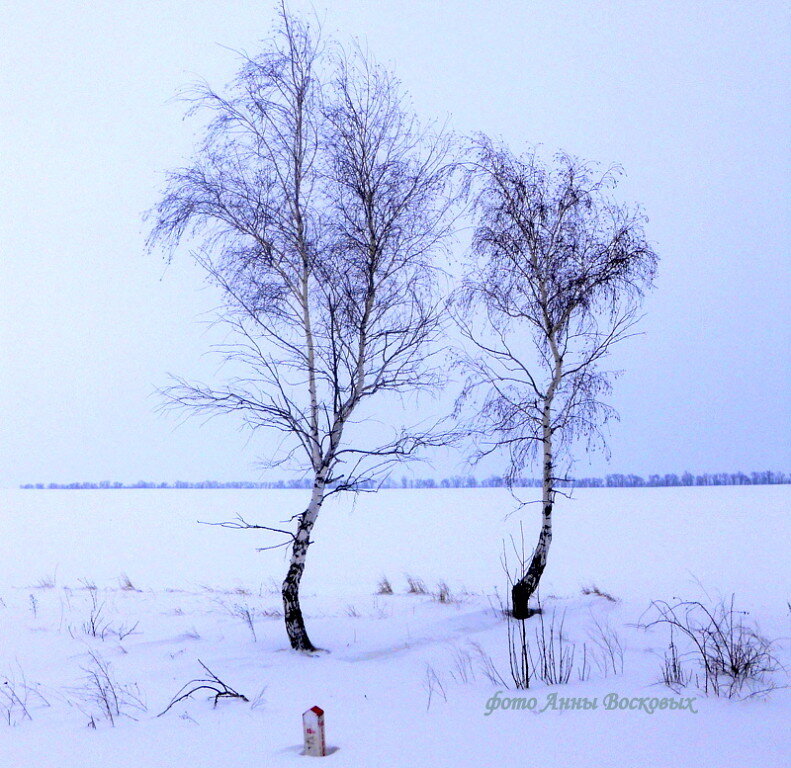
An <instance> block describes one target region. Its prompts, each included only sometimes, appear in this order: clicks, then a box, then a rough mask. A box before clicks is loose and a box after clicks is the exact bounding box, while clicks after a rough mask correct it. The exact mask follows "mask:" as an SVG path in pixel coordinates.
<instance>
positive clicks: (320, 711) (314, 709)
mask: <svg viewBox="0 0 791 768" xmlns="http://www.w3.org/2000/svg"><path fill="white" fill-rule="evenodd" d="M308 712H314V713H315V714H317V715H319V716H321V715H323V714H324V710H323V709H322V708H321V707H311V708H310V709H309V710H308ZM308 712H306V713H305V714H307V713H308Z"/></svg>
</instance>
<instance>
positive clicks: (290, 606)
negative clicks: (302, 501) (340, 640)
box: [283, 479, 324, 652]
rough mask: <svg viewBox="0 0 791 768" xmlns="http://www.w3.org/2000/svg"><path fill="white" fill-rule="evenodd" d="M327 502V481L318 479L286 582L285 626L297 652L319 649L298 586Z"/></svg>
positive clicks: (298, 530)
mask: <svg viewBox="0 0 791 768" xmlns="http://www.w3.org/2000/svg"><path fill="white" fill-rule="evenodd" d="M323 501H324V480H323V479H317V480H316V483H315V484H314V486H313V493H312V495H311V498H310V504H309V505H308V508H307V509H306V510H305V511H304V512H303V513H302V516H301V517H300V520H299V526H298V527H297V533H296V536H295V537H294V544H293V546H292V548H291V561H290V563H289V566H288V573H287V574H286V578H285V579H284V580H283V614H284V617H285V623H286V633H287V634H288V640H289V642H290V643H291V647H292V648H293V649H294V650H295V651H308V652H310V651H315V650H316V647H315V646H314V645H313V643H312V642H311V641H310V638H309V637H308V632H307V630H306V629H305V619H304V617H303V615H302V607H301V606H300V602H299V585H300V582H301V581H302V574H303V572H304V571H305V558H306V556H307V554H308V547H309V546H310V534H311V531H312V530H313V526H314V525H315V524H316V518H318V516H319V510H320V509H321V504H322V502H323Z"/></svg>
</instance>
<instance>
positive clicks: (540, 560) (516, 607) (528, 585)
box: [511, 403, 555, 619]
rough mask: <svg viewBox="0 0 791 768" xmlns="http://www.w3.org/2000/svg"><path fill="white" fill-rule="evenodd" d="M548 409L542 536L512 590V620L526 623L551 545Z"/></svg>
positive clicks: (546, 412) (552, 496) (544, 422)
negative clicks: (529, 603) (520, 620)
mask: <svg viewBox="0 0 791 768" xmlns="http://www.w3.org/2000/svg"><path fill="white" fill-rule="evenodd" d="M550 418H551V409H550V404H549V403H547V404H546V405H545V407H544V413H543V419H542V425H541V427H542V434H541V443H542V450H543V453H542V457H543V462H542V467H543V473H542V482H541V533H540V534H539V535H538V543H537V544H536V548H535V549H534V550H533V555H532V557H531V558H530V565H529V566H528V568H527V571H526V573H525V575H524V576H522V578H521V579H519V581H517V582H516V583H515V584H514V585H513V587H512V588H511V607H512V613H513V617H514V618H515V619H527V618H529V617H530V616H532V614H533V613H534V611H532V610H531V609H530V607H529V606H528V602H529V600H530V598H531V597H532V596H533V593H534V592H535V591H536V589H537V588H538V584H539V582H540V581H541V576H542V575H543V574H544V569H545V568H546V565H547V554H548V553H549V545H550V544H551V543H552V507H553V505H554V502H555V490H554V478H553V472H554V467H553V457H552V428H551V426H550Z"/></svg>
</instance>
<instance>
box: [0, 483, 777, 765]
mask: <svg viewBox="0 0 791 768" xmlns="http://www.w3.org/2000/svg"><path fill="white" fill-rule="evenodd" d="M305 500H306V494H305V493H304V492H300V491H252V490H240V491H229V490H211V491H209V490H200V491H174V490H163V491H155V490H137V491H135V490H122V491H15V490H14V491H0V540H2V542H3V557H2V560H0V600H2V602H0V682H3V681H6V682H5V683H4V686H3V687H4V689H5V691H6V694H8V693H9V692H11V691H15V692H16V694H17V695H18V696H19V697H20V699H21V700H22V701H26V707H27V712H28V713H29V717H28V716H26V715H25V713H24V711H23V710H22V708H21V706H20V705H19V704H14V705H11V706H8V702H9V698H8V695H6V696H5V698H3V697H2V696H1V695H0V715H2V717H3V718H4V720H0V766H2V768H6V766H8V767H9V768H10V767H13V768H17V767H20V768H21V767H23V766H24V767H25V768H27V767H28V766H29V767H30V768H50V767H52V768H55V767H57V768H77V767H79V768H91V767H92V766H103V767H106V768H149V767H150V768H159V766H163V767H165V766H167V767H170V766H174V767H175V766H185V767H186V766H189V767H190V768H193V767H194V768H201V767H202V766H207V767H208V766H212V768H215V767H216V766H218V765H222V766H229V767H231V768H235V767H236V766H239V767H240V768H241V767H243V766H244V767H248V766H249V767H250V768H253V767H256V768H257V767H258V766H267V767H268V766H273V767H277V766H295V765H305V764H309V763H310V761H312V760H317V759H319V758H309V757H304V756H302V755H301V754H300V752H301V749H302V733H301V714H302V712H303V711H304V710H306V709H307V708H308V707H310V706H313V705H314V704H317V705H319V706H321V707H322V708H324V709H325V711H326V723H327V742H328V745H329V746H330V747H331V748H332V749H333V750H334V751H332V753H331V754H330V755H328V756H327V757H326V758H321V759H322V760H323V761H324V762H325V763H326V764H327V765H334V766H339V767H341V768H356V767H357V766H361V767H362V766H364V767H366V768H368V767H371V768H378V767H379V766H382V767H383V768H384V767H385V766H388V767H389V766H397V767H399V768H401V767H403V768H422V767H423V766H426V767H428V766H463V767H465V768H466V767H467V766H469V767H472V768H479V767H480V768H488V767H489V766H502V765H513V766H532V765H536V766H542V768H550V767H551V766H598V767H604V766H619V767H623V766H651V767H654V766H655V767H656V768H660V767H661V766H673V768H680V767H683V766H693V765H694V766H709V765H710V766H717V767H718V768H719V767H721V766H729V765H733V766H736V765H738V766H742V767H744V766H753V765H755V766H758V765H760V766H786V765H789V764H791V747H790V746H789V745H790V741H789V736H788V728H787V724H788V722H789V716H790V715H791V692H790V691H789V690H788V689H784V688H781V689H778V690H776V691H774V692H773V693H771V694H770V695H769V696H768V697H767V698H753V699H750V700H747V701H729V700H722V699H716V698H711V697H710V698H705V697H703V696H702V694H701V693H700V692H698V691H696V690H694V689H688V690H687V691H685V692H683V693H682V694H680V695H681V696H695V697H697V699H696V702H695V708H696V709H697V710H698V713H697V714H694V713H691V712H687V711H678V710H664V711H658V712H655V713H654V714H652V715H649V714H647V713H645V712H641V711H620V710H618V711H607V710H605V709H603V708H602V699H603V697H604V696H606V695H607V694H608V693H611V692H615V693H617V694H618V695H619V696H625V697H629V698H632V697H665V696H675V695H676V694H675V693H673V692H672V691H669V690H668V689H666V688H664V687H663V686H662V685H660V684H657V679H658V677H659V671H660V666H661V655H662V652H663V650H664V647H665V644H666V635H665V633H663V632H662V631H661V630H652V631H645V630H643V629H640V628H638V627H637V626H635V625H636V624H637V623H639V622H640V620H641V617H642V618H644V616H645V611H646V609H647V607H648V606H649V603H650V601H651V600H652V599H671V598H673V597H676V596H678V597H689V598H699V597H702V596H705V593H706V592H708V593H709V595H711V596H712V597H713V598H715V599H716V598H717V597H718V596H721V595H724V596H729V595H730V593H731V592H736V600H737V605H738V606H740V607H743V608H745V609H747V610H749V611H750V616H749V618H750V619H751V620H753V621H755V622H756V623H757V624H758V626H759V628H760V630H761V631H762V632H763V633H764V634H766V635H767V636H770V637H772V638H778V639H780V643H779V644H778V646H777V654H778V656H779V658H780V661H781V662H782V663H783V664H785V665H786V667H787V668H788V669H791V645H790V644H789V635H791V612H790V611H789V607H788V604H787V601H788V600H789V597H790V595H789V592H791V590H790V589H789V586H790V585H791V579H790V578H789V575H791V573H790V572H791V566H789V558H788V548H789V541H790V540H791V538H790V537H789V533H791V517H790V516H789V512H788V509H789V502H791V487H789V486H773V487H772V486H769V487H714V488H656V489H582V490H579V491H577V492H576V493H575V496H574V499H572V500H566V499H561V500H559V504H558V508H557V514H556V527H555V539H554V541H553V544H552V550H551V552H550V558H549V565H548V568H547V572H546V574H545V579H544V584H543V589H542V592H543V595H544V597H543V600H544V608H545V612H546V613H545V616H546V618H547V620H549V619H551V617H552V616H553V615H555V616H556V617H557V620H560V618H561V617H562V616H565V635H566V636H567V637H568V638H569V639H570V640H571V641H573V642H575V643H577V647H578V650H577V658H578V660H579V656H580V652H581V651H580V649H581V645H582V643H583V642H585V643H586V644H587V646H588V649H589V651H591V652H593V653H594V654H595V645H594V643H593V641H592V637H595V636H596V630H595V625H596V623H599V624H600V625H606V626H609V627H611V628H612V629H613V630H615V631H616V632H618V634H619V635H620V636H621V638H622V640H623V642H624V644H625V646H626V652H625V656H624V672H623V674H618V675H613V674H612V673H611V672H610V673H609V674H608V676H605V674H604V672H603V671H602V670H601V669H600V668H599V666H598V665H597V664H596V663H595V659H594V661H593V662H592V664H591V672H590V679H588V680H586V681H585V682H580V681H579V680H578V679H577V676H576V675H575V676H574V677H573V678H572V681H571V682H570V683H569V684H568V685H564V686H553V687H547V686H545V685H544V684H543V683H541V682H540V681H536V682H534V684H533V686H532V687H531V689H530V691H529V692H519V693H517V692H515V691H508V690H506V689H505V686H503V685H494V684H493V683H492V682H491V681H490V680H489V679H487V677H486V675H485V674H484V672H483V668H482V661H483V659H484V658H485V657H490V658H491V660H492V662H493V663H494V664H495V666H496V667H497V668H498V669H499V671H500V672H501V673H502V675H503V677H505V678H506V679H507V680H508V679H509V677H508V655H507V635H506V622H505V620H504V618H503V617H502V614H501V613H500V612H499V610H498V606H499V598H498V594H499V595H502V594H503V593H504V585H505V576H504V574H503V570H502V565H501V562H500V560H501V555H502V552H503V540H504V539H506V540H507V539H508V538H509V537H510V536H512V535H513V536H515V537H517V538H518V536H519V521H520V520H524V522H525V539H526V542H527V548H528V549H529V547H530V544H531V543H532V541H533V539H534V538H535V535H536V532H537V526H538V509H537V508H536V507H535V506H527V507H525V508H524V509H523V510H521V511H520V512H517V513H515V514H513V515H511V516H510V517H507V518H506V515H507V514H508V513H509V512H510V511H512V510H513V509H514V506H515V504H514V501H513V499H512V498H511V497H510V496H509V495H508V493H507V492H506V491H503V490H498V489H474V490H470V489H464V490H425V491H411V490H404V491H383V492H380V493H378V494H365V495H362V496H360V497H359V498H357V500H356V502H355V501H354V500H353V499H351V498H347V499H338V500H333V501H332V502H331V503H329V504H328V505H327V506H326V507H325V509H324V510H323V511H322V515H321V517H320V518H319V522H318V524H317V527H316V531H315V536H314V538H315V544H314V546H313V547H311V550H310V551H309V553H308V567H307V571H306V576H305V579H304V581H303V588H304V598H303V606H304V609H305V612H306V615H307V622H308V630H309V633H310V635H311V638H312V639H313V641H314V643H316V644H317V645H319V646H321V647H322V648H326V649H327V652H326V653H322V654H319V655H316V656H313V657H309V656H302V655H299V654H296V653H294V652H292V651H290V650H289V649H288V645H287V641H286V638H285V633H284V629H283V626H282V619H281V618H280V617H279V615H278V613H279V611H280V598H279V594H278V586H277V585H278V583H279V581H280V580H281V579H282V576H283V574H284V571H285V564H284V563H285V561H284V553H283V551H282V550H276V551H270V552H257V551H256V547H261V546H266V545H267V544H271V543H272V542H273V539H272V538H270V537H266V536H264V535H262V532H260V531H233V530H226V529H222V528H216V527H211V526H206V525H198V524H197V521H198V520H201V521H208V522H217V521H222V520H229V519H232V518H233V517H234V516H235V515H237V514H240V515H242V516H244V517H245V518H247V519H248V520H250V521H251V522H258V523H261V524H267V525H277V524H278V523H279V522H280V521H282V520H285V519H287V518H288V517H290V516H291V515H292V514H294V513H295V512H298V511H299V510H300V507H301V505H302V504H303V503H305ZM506 550H507V551H509V559H511V561H512V562H513V559H514V558H513V549H512V547H511V543H510V541H507V543H506ZM125 576H128V579H129V581H130V582H131V585H132V586H133V587H134V589H124V588H123V586H124V577H125ZM383 576H386V577H387V578H388V579H389V580H390V582H391V583H392V585H393V588H394V590H395V592H396V594H394V595H377V594H375V592H376V589H377V584H378V582H379V580H380V579H381V578H382V577H383ZM407 576H412V577H414V578H419V579H421V580H423V582H425V584H426V586H427V588H428V590H430V591H434V592H436V590H437V585H438V583H439V582H446V583H447V585H448V586H449V588H450V592H451V598H452V601H451V602H449V603H441V602H439V601H438V600H437V599H436V597H435V596H432V595H430V594H427V595H414V594H407ZM594 585H595V586H597V587H598V588H599V589H600V590H602V591H604V592H607V593H609V594H611V595H613V596H615V597H616V598H617V602H611V601H609V600H607V599H605V598H603V597H599V596H597V595H595V594H587V595H586V594H582V591H583V589H584V588H586V587H592V586H594ZM127 586H129V585H127ZM94 602H95V605H96V606H97V607H99V608H101V615H100V617H99V628H100V634H102V631H101V630H103V634H104V638H103V639H102V638H101V637H92V636H91V635H90V634H89V633H86V631H85V629H86V627H85V624H86V623H87V622H88V619H89V617H90V614H91V611H92V609H93V605H94ZM245 611H249V612H250V613H251V614H252V615H253V617H254V623H253V626H254V630H255V637H253V633H252V632H251V630H250V627H249V626H248V625H247V624H246V623H245V621H244V620H243V614H244V612H245ZM536 621H537V619H536V618H533V619H531V620H529V622H528V626H529V632H532V631H533V627H534V626H535V622H536ZM531 622H533V623H532V624H531ZM133 627H134V631H132V632H131V634H128V635H126V636H125V637H123V639H121V638H120V637H119V634H120V635H123V634H125V632H127V631H128V630H130V629H132V628H133ZM91 654H93V656H94V657H95V658H96V659H98V660H99V661H100V662H101V663H104V664H107V665H108V667H107V669H108V670H109V673H110V675H111V677H112V679H113V681H114V682H115V684H116V686H117V691H118V692H119V693H120V694H121V697H122V699H125V700H126V701H127V704H123V703H122V705H121V710H122V712H124V713H125V714H124V715H122V716H120V717H117V718H116V722H115V725H114V726H112V725H111V724H110V723H109V722H108V721H107V719H106V718H103V717H102V716H101V712H100V709H99V708H98V707H97V705H96V704H95V702H92V701H90V700H89V697H88V692H89V690H90V686H88V684H87V683H86V680H87V676H88V675H89V674H90V673H91V671H95V670H96V667H95V661H93V660H92V658H91ZM199 659H200V660H201V661H203V663H205V664H206V665H207V666H208V667H209V668H210V669H211V670H212V671H213V672H215V673H216V674H217V675H218V676H219V677H220V678H222V679H223V680H224V681H225V682H226V683H228V684H229V685H230V686H232V687H233V688H235V689H236V690H237V691H239V692H241V693H243V694H245V695H246V696H247V697H248V698H249V699H250V701H249V702H247V703H245V702H242V701H240V700H230V699H229V700H221V701H220V702H219V704H218V706H217V707H216V708H213V707H212V702H211V700H210V699H209V698H208V696H206V695H205V693H206V692H205V691H204V692H201V693H199V694H197V695H196V696H194V697H192V698H191V699H189V700H185V701H183V702H180V703H179V704H177V705H176V706H174V707H173V708H172V709H171V710H170V711H169V712H168V713H167V714H165V715H163V716H162V717H157V714H158V713H159V712H161V711H162V710H163V709H164V708H165V707H166V706H167V705H168V703H169V702H170V701H171V699H172V697H173V696H174V695H175V694H176V693H177V691H178V690H179V689H180V688H181V686H182V685H184V684H185V683H187V682H188V681H189V680H190V679H192V678H197V677H201V676H202V674H201V673H202V670H201V668H200V665H199V662H198V660H199ZM788 682H789V681H788V676H787V675H786V674H785V673H780V674H779V675H778V676H777V683H778V684H779V685H788ZM496 691H502V693H501V694H500V695H501V696H523V695H526V696H535V697H536V698H537V700H538V702H539V706H538V709H540V708H541V707H542V706H543V705H544V703H545V702H546V701H547V696H548V695H549V694H552V693H556V694H557V695H558V696H559V697H587V698H589V699H592V698H594V697H598V700H599V708H598V709H596V710H581V711H578V710H570V711H555V710H552V709H548V710H547V711H544V712H538V711H534V712H526V711H497V712H494V713H492V715H490V716H486V715H485V714H484V713H485V711H486V709H485V705H486V702H487V700H488V699H489V698H490V697H491V696H492V695H493V694H494V693H495V692H496ZM132 696H134V697H135V699H139V700H141V701H142V703H143V704H144V705H145V709H142V708H141V707H140V706H139V705H137V704H136V703H135V701H133V699H132ZM127 715H128V716H127ZM91 717H93V721H94V722H95V723H96V728H95V729H93V728H90V727H88V723H89V722H90V720H91ZM133 718H134V719H133ZM306 761H308V763H306Z"/></svg>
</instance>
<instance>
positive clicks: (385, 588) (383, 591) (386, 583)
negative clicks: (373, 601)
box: [376, 576, 393, 595]
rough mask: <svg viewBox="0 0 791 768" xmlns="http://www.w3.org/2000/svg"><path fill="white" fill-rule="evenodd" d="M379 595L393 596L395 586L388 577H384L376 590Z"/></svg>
mask: <svg viewBox="0 0 791 768" xmlns="http://www.w3.org/2000/svg"><path fill="white" fill-rule="evenodd" d="M376 594H377V595H392V594H393V586H392V584H390V580H389V579H388V578H387V576H382V578H381V580H380V581H379V586H378V587H377V588H376Z"/></svg>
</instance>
